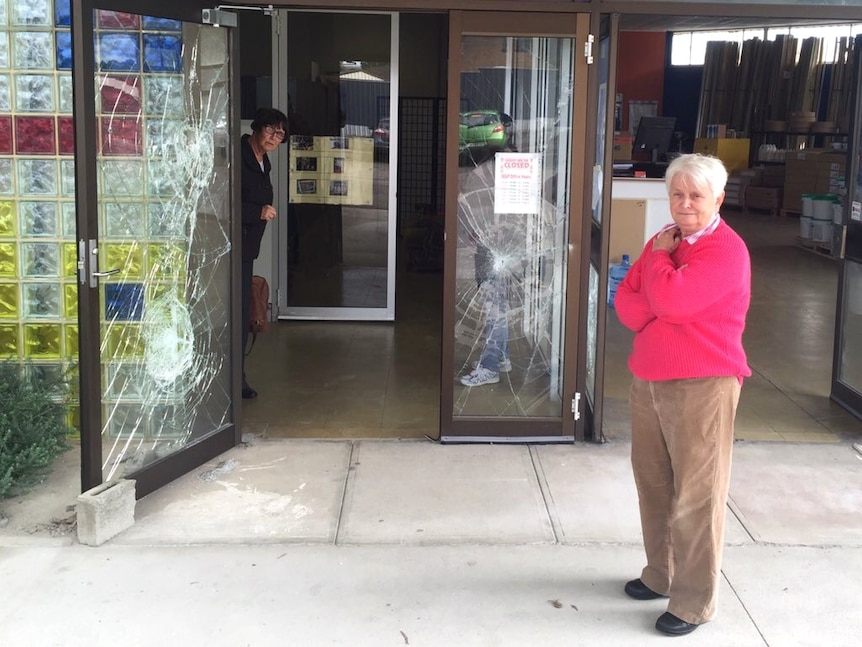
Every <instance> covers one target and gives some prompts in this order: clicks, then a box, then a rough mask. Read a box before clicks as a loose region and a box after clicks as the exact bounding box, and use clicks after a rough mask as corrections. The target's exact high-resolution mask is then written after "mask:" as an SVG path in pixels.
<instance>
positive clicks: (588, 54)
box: [584, 34, 596, 65]
mask: <svg viewBox="0 0 862 647" xmlns="http://www.w3.org/2000/svg"><path fill="white" fill-rule="evenodd" d="M595 41H596V38H595V36H593V35H592V34H589V35H588V36H587V42H586V43H584V58H585V59H587V65H592V64H593V43H594V42H595Z"/></svg>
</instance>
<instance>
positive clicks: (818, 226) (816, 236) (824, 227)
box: [811, 218, 832, 243]
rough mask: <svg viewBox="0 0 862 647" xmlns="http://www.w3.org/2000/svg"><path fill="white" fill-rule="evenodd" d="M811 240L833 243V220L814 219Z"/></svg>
mask: <svg viewBox="0 0 862 647" xmlns="http://www.w3.org/2000/svg"><path fill="white" fill-rule="evenodd" d="M811 240H814V241H816V242H818V243H831V242H832V219H831V218H830V219H828V220H826V219H821V218H814V219H812V221H811Z"/></svg>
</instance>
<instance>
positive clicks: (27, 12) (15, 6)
mask: <svg viewBox="0 0 862 647" xmlns="http://www.w3.org/2000/svg"><path fill="white" fill-rule="evenodd" d="M53 8H54V7H53V5H52V3H51V0H24V1H22V0H17V1H16V0H13V2H12V24H13V25H51V24H53V22H54V15H53V14H54V12H53Z"/></svg>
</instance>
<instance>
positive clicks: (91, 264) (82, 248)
mask: <svg viewBox="0 0 862 647" xmlns="http://www.w3.org/2000/svg"><path fill="white" fill-rule="evenodd" d="M98 267H99V247H98V245H97V244H96V239H95V238H91V239H90V240H89V241H87V243H84V241H83V240H80V241H78V275H79V278H80V281H81V285H84V284H85V283H89V285H90V287H91V288H95V287H98V285H99V278H101V277H103V276H113V275H114V274H119V273H120V271H121V270H120V268H119V267H116V268H114V269H112V270H108V271H107V272H99V271H97V270H98Z"/></svg>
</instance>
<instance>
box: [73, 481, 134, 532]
mask: <svg viewBox="0 0 862 647" xmlns="http://www.w3.org/2000/svg"><path fill="white" fill-rule="evenodd" d="M76 510H77V517H78V541H79V542H80V543H82V544H85V545H87V546H101V545H102V544H104V543H105V542H106V541H108V540H109V539H110V538H111V537H115V536H116V535H118V534H120V533H121V532H123V531H124V530H126V529H127V528H130V527H131V526H132V525H133V524H134V523H135V481H134V480H131V479H120V480H118V481H110V482H108V483H102V484H101V485H97V486H96V487H94V488H92V489H90V490H87V491H86V492H84V493H83V494H81V495H79V496H78V505H77V508H76Z"/></svg>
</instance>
